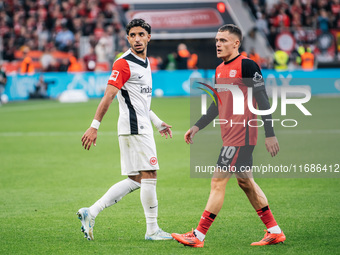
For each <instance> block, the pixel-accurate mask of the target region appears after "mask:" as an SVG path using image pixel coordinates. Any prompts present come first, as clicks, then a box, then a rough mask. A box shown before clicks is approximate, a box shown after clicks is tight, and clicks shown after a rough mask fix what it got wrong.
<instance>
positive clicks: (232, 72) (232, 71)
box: [229, 70, 237, 77]
mask: <svg viewBox="0 0 340 255" xmlns="http://www.w3.org/2000/svg"><path fill="white" fill-rule="evenodd" d="M236 74H237V71H236V70H230V72H229V77H235V76H236Z"/></svg>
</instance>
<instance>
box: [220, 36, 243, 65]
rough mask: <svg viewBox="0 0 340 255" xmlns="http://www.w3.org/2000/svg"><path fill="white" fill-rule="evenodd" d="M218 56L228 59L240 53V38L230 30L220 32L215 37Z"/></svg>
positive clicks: (224, 59)
mask: <svg viewBox="0 0 340 255" xmlns="http://www.w3.org/2000/svg"><path fill="white" fill-rule="evenodd" d="M215 42H216V53H217V57H218V58H221V59H223V61H228V60H230V59H231V58H233V57H234V56H235V55H237V54H238V48H239V45H240V40H239V39H238V37H237V36H236V35H234V34H230V33H229V31H225V32H218V33H217V35H216V37H215Z"/></svg>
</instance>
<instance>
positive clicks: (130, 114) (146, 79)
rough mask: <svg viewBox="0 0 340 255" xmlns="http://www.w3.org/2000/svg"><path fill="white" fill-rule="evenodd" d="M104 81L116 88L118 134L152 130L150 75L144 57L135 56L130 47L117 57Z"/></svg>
mask: <svg viewBox="0 0 340 255" xmlns="http://www.w3.org/2000/svg"><path fill="white" fill-rule="evenodd" d="M108 85H113V86H115V87H117V88H118V89H120V91H119V92H118V94H117V98H118V102H119V119H118V135H135V134H153V129H152V125H151V121H150V115H149V111H150V105H151V95H152V77H151V69H150V63H149V60H148V58H146V59H145V60H144V59H142V58H140V57H138V56H137V55H135V54H134V53H132V51H131V50H128V51H126V52H125V53H124V54H123V55H122V56H121V57H120V58H119V59H117V60H116V61H115V62H114V64H113V67H112V73H111V76H110V78H109V81H108Z"/></svg>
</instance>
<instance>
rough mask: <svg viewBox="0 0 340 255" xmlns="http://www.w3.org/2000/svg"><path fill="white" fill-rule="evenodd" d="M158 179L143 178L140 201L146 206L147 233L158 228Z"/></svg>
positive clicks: (149, 233) (152, 232) (153, 231)
mask: <svg viewBox="0 0 340 255" xmlns="http://www.w3.org/2000/svg"><path fill="white" fill-rule="evenodd" d="M156 182H157V179H142V181H141V189H140V201H141V202H142V206H143V208H144V213H145V218H146V233H147V234H148V235H152V234H154V233H155V232H156V231H157V230H158V229H159V227H158V224H157V215H158V201H157V194H156Z"/></svg>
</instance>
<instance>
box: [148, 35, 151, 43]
mask: <svg viewBox="0 0 340 255" xmlns="http://www.w3.org/2000/svg"><path fill="white" fill-rule="evenodd" d="M150 40H151V35H150V34H148V42H150Z"/></svg>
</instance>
